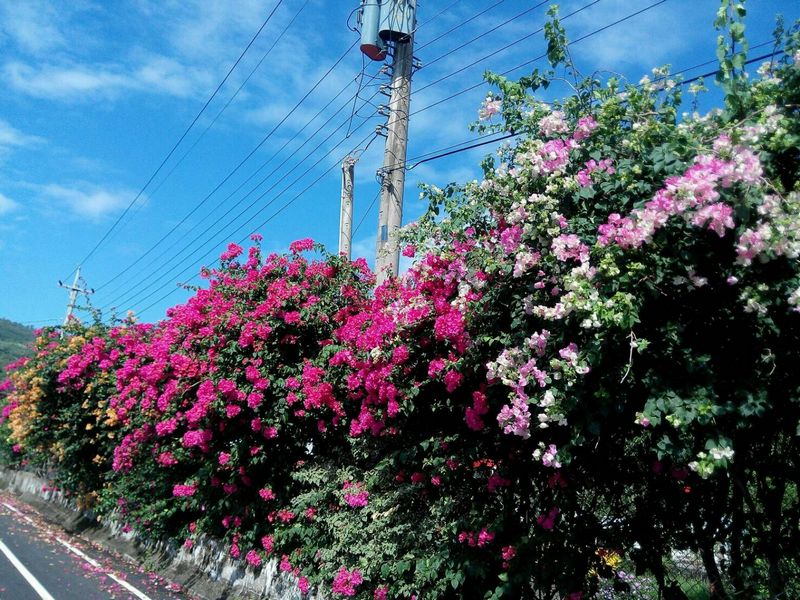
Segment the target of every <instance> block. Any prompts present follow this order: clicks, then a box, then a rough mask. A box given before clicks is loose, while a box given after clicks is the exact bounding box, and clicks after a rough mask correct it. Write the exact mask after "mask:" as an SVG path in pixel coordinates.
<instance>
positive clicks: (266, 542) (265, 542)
mask: <svg viewBox="0 0 800 600" xmlns="http://www.w3.org/2000/svg"><path fill="white" fill-rule="evenodd" d="M261 547H262V548H263V549H264V551H265V552H266V553H267V554H271V553H272V550H273V549H274V547H275V541H274V539H273V537H272V536H271V535H265V536H264V537H262V538H261Z"/></svg>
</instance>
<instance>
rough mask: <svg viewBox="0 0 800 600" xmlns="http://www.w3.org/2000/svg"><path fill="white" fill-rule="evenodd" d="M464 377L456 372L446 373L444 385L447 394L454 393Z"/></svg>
mask: <svg viewBox="0 0 800 600" xmlns="http://www.w3.org/2000/svg"><path fill="white" fill-rule="evenodd" d="M463 379H464V376H463V375H462V374H461V373H459V372H458V371H448V372H447V373H445V376H444V385H445V387H446V388H447V391H448V392H454V391H455V390H456V389H457V388H458V387H459V386H460V385H461V381H462V380H463Z"/></svg>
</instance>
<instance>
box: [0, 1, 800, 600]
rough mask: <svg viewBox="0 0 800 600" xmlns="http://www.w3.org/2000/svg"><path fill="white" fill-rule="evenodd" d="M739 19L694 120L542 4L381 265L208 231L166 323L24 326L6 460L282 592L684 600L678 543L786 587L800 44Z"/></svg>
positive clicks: (792, 497)
mask: <svg viewBox="0 0 800 600" xmlns="http://www.w3.org/2000/svg"><path fill="white" fill-rule="evenodd" d="M742 16H743V8H742V7H741V5H740V4H737V3H731V2H728V1H727V0H725V1H724V2H723V3H722V7H721V10H720V14H719V22H718V25H719V26H720V27H721V28H722V29H723V35H722V37H721V38H720V47H719V54H720V57H721V69H720V74H719V83H720V85H721V87H722V90H723V91H724V93H725V106H724V108H722V109H720V110H715V111H712V112H711V113H709V114H707V115H704V116H699V115H696V114H685V115H682V114H681V113H680V110H681V109H680V106H681V95H682V93H683V88H682V87H681V86H680V85H679V81H676V80H674V79H672V78H671V77H670V75H669V72H668V70H666V69H658V70H656V71H655V72H654V74H653V76H652V77H646V78H644V79H643V80H642V81H641V82H639V83H638V84H635V85H634V84H626V83H624V82H621V81H618V80H616V79H610V80H608V81H603V82H601V81H599V80H596V79H595V78H588V79H582V78H580V77H579V76H578V75H577V73H576V72H575V69H574V67H573V65H572V63H571V62H570V58H569V53H568V50H567V48H568V47H567V46H566V38H565V33H564V31H563V29H562V28H561V26H560V24H559V22H558V20H557V18H555V14H554V18H553V20H552V21H551V22H550V23H549V24H548V26H547V28H546V29H547V35H548V41H549V43H550V48H549V50H550V52H549V58H550V60H551V64H552V66H553V70H552V71H548V72H545V73H539V72H534V73H533V74H532V75H531V76H530V77H526V78H523V79H521V80H520V81H518V82H511V81H508V80H506V79H503V78H501V77H495V76H490V77H489V82H490V83H491V84H493V85H494V86H495V88H496V89H497V92H493V93H492V94H491V95H490V96H489V97H487V99H486V101H485V102H484V104H483V105H482V107H481V108H480V111H479V118H480V119H481V120H480V122H479V124H478V128H479V129H481V130H483V131H489V130H496V131H513V132H515V133H517V134H518V135H517V136H516V139H515V141H514V142H513V143H509V144H508V145H506V146H503V147H502V148H501V149H500V150H499V151H498V152H497V153H496V154H495V155H493V156H491V157H488V158H487V159H486V161H485V162H484V164H483V171H484V175H483V178H482V179H481V180H480V181H474V182H471V183H467V184H465V185H460V186H459V185H451V186H448V187H447V188H445V189H443V190H442V189H438V188H435V187H427V188H424V192H425V194H426V195H427V196H428V198H429V199H430V202H431V207H430V210H429V212H428V213H427V214H426V215H425V216H423V217H422V218H421V219H420V220H419V221H418V222H416V223H414V224H413V225H411V226H409V227H408V228H407V229H406V230H405V232H404V234H403V244H402V245H403V247H404V251H403V252H404V254H405V255H406V256H409V257H412V258H413V260H414V263H413V266H412V267H411V268H410V269H409V270H408V271H407V272H406V273H405V274H403V275H402V276H401V277H399V278H392V279H389V280H387V281H386V282H385V283H384V284H382V285H381V286H379V287H378V288H376V289H374V290H372V288H371V286H372V285H373V281H372V275H371V274H370V273H369V271H368V269H367V268H366V266H365V265H364V264H363V263H361V262H358V261H357V262H356V263H349V262H348V261H346V260H344V258H342V257H333V256H327V255H325V254H324V252H323V251H322V250H321V249H320V248H318V247H316V246H314V244H313V243H312V242H311V241H310V240H301V241H299V242H295V243H294V244H292V246H291V247H290V250H289V253H288V254H286V255H272V256H269V257H262V256H261V253H260V250H259V248H258V244H257V243H256V244H255V245H254V246H253V247H252V248H250V249H249V250H247V251H245V250H244V249H242V248H240V247H238V246H236V245H231V246H230V247H229V248H228V250H227V251H226V252H225V253H224V254H223V255H222V257H221V263H220V267H219V268H218V269H215V270H212V271H209V272H208V273H207V276H208V279H209V281H208V285H207V287H206V288H203V289H199V290H197V292H196V294H195V295H194V296H193V297H192V298H191V299H190V300H189V301H188V302H187V303H186V304H185V305H182V306H178V307H175V308H173V309H171V310H170V311H169V312H168V314H167V317H166V319H164V320H163V321H161V322H160V323H157V324H155V325H137V324H134V323H131V322H127V323H123V324H120V325H119V326H115V327H105V328H104V326H101V325H94V326H92V327H93V328H94V329H93V330H92V331H91V332H90V331H88V330H87V331H85V332H83V331H81V329H80V328H79V327H78V326H75V327H74V328H73V330H71V331H68V332H67V334H66V336H65V337H64V338H61V337H59V336H58V334H57V333H48V332H45V333H44V336H43V337H42V338H41V339H40V341H39V342H38V344H39V346H38V347H37V348H38V352H37V354H36V355H35V356H34V357H33V358H31V359H30V360H29V361H28V362H26V363H24V364H21V365H19V366H18V367H17V369H16V370H14V371H12V374H11V379H10V383H8V384H4V387H3V391H2V392H0V393H3V394H5V400H4V403H5V408H4V409H3V416H2V419H3V420H4V423H2V424H0V427H3V428H5V429H2V430H0V431H1V432H2V434H3V436H4V437H5V438H6V442H7V444H8V448H7V455H8V456H11V457H16V458H14V460H16V461H17V462H19V461H29V464H40V465H45V464H47V465H49V466H51V467H54V468H55V471H54V475H55V476H56V478H57V480H59V485H62V486H64V487H65V488H66V489H67V490H69V491H70V492H75V493H79V494H81V496H82V497H84V498H88V501H92V502H94V506H95V508H96V509H97V510H98V511H100V512H101V513H103V514H106V513H113V514H114V515H115V516H116V518H119V519H122V520H123V521H124V522H125V523H126V524H127V525H128V526H129V527H131V528H134V529H135V530H137V531H138V532H140V533H141V534H142V535H151V536H162V537H164V536H166V537H170V538H172V539H174V540H175V541H176V542H177V543H179V544H185V545H187V546H191V545H192V544H194V543H196V542H197V541H198V540H199V539H201V537H202V536H212V537H214V538H218V539H223V540H224V541H225V542H226V544H227V547H228V548H229V551H230V554H231V555H232V556H233V557H234V558H239V559H241V560H242V561H244V563H245V564H247V565H249V567H251V568H253V569H259V568H260V567H261V565H262V564H263V563H264V562H265V561H266V560H268V559H274V560H275V561H276V562H277V564H278V568H279V570H280V571H282V572H286V573H291V574H293V575H294V576H295V578H296V581H297V584H298V588H299V590H300V591H301V592H302V593H303V594H306V593H312V592H314V590H319V592H320V593H321V594H322V595H324V596H326V597H330V598H338V597H357V598H373V599H382V598H413V597H416V598H426V599H427V598H501V597H507V598H569V599H570V600H577V599H579V598H590V597H594V596H597V595H598V594H599V593H600V591H601V590H602V591H603V593H604V594H606V593H611V592H614V593H619V594H625V593H626V592H628V591H630V590H631V589H633V588H635V586H636V585H639V583H640V581H641V580H642V578H644V579H647V580H648V581H650V582H653V583H654V585H655V587H656V588H658V589H659V590H660V591H661V592H663V593H665V594H673V596H672V597H680V596H679V595H678V594H679V593H680V591H679V590H678V588H677V587H676V586H677V585H678V582H677V581H676V580H675V579H674V572H673V571H672V570H671V562H672V559H673V557H674V556H675V552H677V551H690V552H691V553H692V554H693V555H696V556H698V557H699V560H700V561H701V563H702V566H703V570H704V571H705V574H704V575H705V577H706V579H707V580H708V587H709V592H710V593H711V594H712V595H713V596H715V597H719V598H725V597H731V596H732V595H734V594H737V595H739V596H741V597H753V598H758V597H764V598H767V597H773V596H775V595H776V594H779V593H787V594H789V595H790V596H791V595H792V594H795V595H796V594H797V593H800V590H798V589H797V581H798V579H800V577H798V573H800V562H798V561H800V557H799V556H798V553H799V552H800V550H798V549H799V548H800V544H798V543H797V539H798V535H800V532H799V531H798V519H797V514H798V511H799V510H800V505H799V504H798V495H797V480H798V478H797V472H798V464H797V460H798V458H797V457H798V456H800V448H798V435H799V434H800V429H798V423H800V369H798V368H797V365H798V364H800V269H798V262H797V261H798V256H800V186H799V185H798V169H800V156H798V153H799V151H798V146H800V120H799V119H798V110H799V108H798V107H799V106H800V66H799V65H800V55H798V34H797V28H796V27H795V28H794V29H792V30H791V31H789V32H788V33H785V32H782V31H780V30H779V31H778V32H777V34H776V37H777V42H776V48H775V55H774V57H773V58H772V59H771V60H769V61H767V62H766V63H765V64H763V65H761V66H760V68H758V76H755V75H754V76H752V77H749V78H748V77H746V76H745V75H746V74H745V72H744V68H745V63H746V58H745V54H744V52H743V50H744V49H746V42H745V40H744V38H743V25H742V21H741V18H742ZM555 76H559V77H560V76H566V77H571V78H573V86H574V88H575V90H576V94H575V95H574V96H572V97H570V98H567V99H566V100H564V101H562V102H555V103H552V104H544V103H542V102H539V101H537V100H536V94H537V93H538V92H539V91H540V90H541V88H543V87H546V86H547V85H549V83H550V82H551V81H552V80H553V79H554V77H555ZM695 91H696V90H695ZM309 252H317V256H319V257H320V258H317V259H312V258H309V256H312V255H310V254H308V253H309ZM87 329H88V328H87ZM70 424H72V425H73V426H72V428H71V429H70V427H68V425H70ZM84 431H90V432H94V433H91V434H90V435H89V436H88V437H86V436H83V437H81V436H82V435H83V432H84ZM78 433H80V434H81V435H78ZM90 456H91V457H95V456H96V460H95V458H89V460H88V461H86V460H85V458H83V459H82V458H81V457H90ZM81 461H82V463H81ZM79 463H81V464H79ZM609 590H611V592H609ZM604 597H605V596H604ZM623 597H624V596H623ZM665 597H666V596H665Z"/></svg>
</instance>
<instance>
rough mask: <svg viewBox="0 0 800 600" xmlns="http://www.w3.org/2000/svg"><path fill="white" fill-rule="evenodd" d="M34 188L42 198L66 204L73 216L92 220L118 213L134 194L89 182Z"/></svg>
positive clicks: (53, 184) (129, 191)
mask: <svg viewBox="0 0 800 600" xmlns="http://www.w3.org/2000/svg"><path fill="white" fill-rule="evenodd" d="M36 189H38V191H39V193H40V194H41V197H42V198H44V199H46V200H49V201H51V202H53V201H54V202H58V203H60V204H61V205H63V206H66V208H67V209H68V210H69V211H70V212H71V213H72V214H74V215H75V216H78V217H83V218H88V219H91V220H94V221H97V220H100V219H102V218H103V217H105V216H108V215H109V214H115V213H118V212H119V211H121V210H122V209H123V207H125V206H127V204H128V203H129V202H130V201H131V199H132V198H134V196H135V195H134V193H133V192H132V191H131V190H124V189H106V188H102V187H100V186H97V185H94V184H89V183H78V184H73V185H61V184H55V183H50V184H46V185H41V186H36ZM140 201H141V200H140Z"/></svg>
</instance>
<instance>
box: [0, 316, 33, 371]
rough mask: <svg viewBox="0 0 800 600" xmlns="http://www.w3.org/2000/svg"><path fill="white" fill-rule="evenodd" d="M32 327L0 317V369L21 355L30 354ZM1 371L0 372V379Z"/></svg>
mask: <svg viewBox="0 0 800 600" xmlns="http://www.w3.org/2000/svg"><path fill="white" fill-rule="evenodd" d="M32 342H33V329H31V328H30V327H25V325H20V324H19V323H15V322H14V321H9V320H8V319H0V369H2V367H5V366H6V365H7V364H8V363H11V362H14V361H15V360H17V359H18V358H20V357H21V356H25V355H26V354H30V351H31V350H30V345H31V343H32ZM2 378H3V373H2V372H0V379H2Z"/></svg>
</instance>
